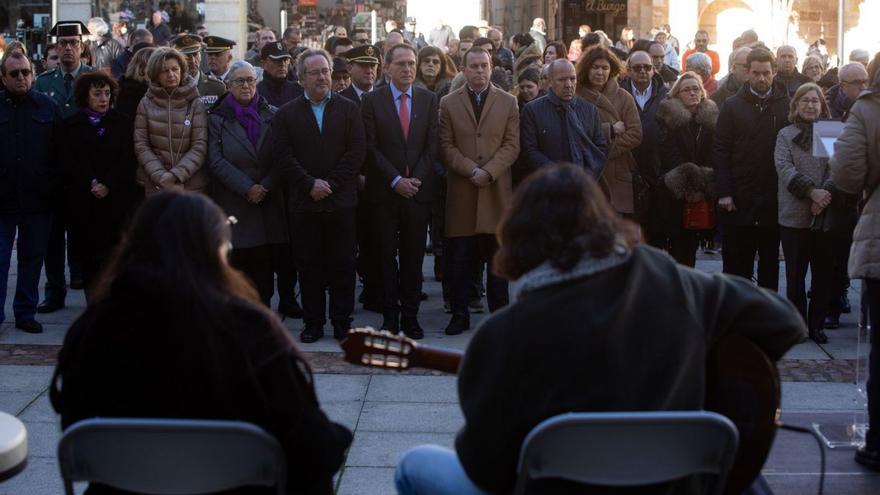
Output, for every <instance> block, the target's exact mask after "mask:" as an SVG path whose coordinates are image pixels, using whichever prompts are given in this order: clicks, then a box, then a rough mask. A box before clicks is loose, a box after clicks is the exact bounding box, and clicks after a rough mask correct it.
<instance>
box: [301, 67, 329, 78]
mask: <svg viewBox="0 0 880 495" xmlns="http://www.w3.org/2000/svg"><path fill="white" fill-rule="evenodd" d="M329 73H330V69H328V68H326V67H325V68H323V69H315V70H307V71H306V75H309V76H312V77H318V76H326V75H327V74H329Z"/></svg>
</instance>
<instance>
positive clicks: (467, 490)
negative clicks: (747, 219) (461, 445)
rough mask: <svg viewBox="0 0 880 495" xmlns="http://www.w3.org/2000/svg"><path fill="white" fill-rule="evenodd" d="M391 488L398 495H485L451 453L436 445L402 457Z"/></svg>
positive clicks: (452, 452)
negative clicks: (394, 488)
mask: <svg viewBox="0 0 880 495" xmlns="http://www.w3.org/2000/svg"><path fill="white" fill-rule="evenodd" d="M394 485H395V486H396V487H397V493H398V494H400V495H489V492H486V491H484V490H482V489H480V488H479V487H478V486H477V485H475V484H474V482H473V481H471V480H470V478H468V476H467V473H465V472H464V468H463V467H462V465H461V461H459V460H458V456H457V455H456V454H455V451H453V450H451V449H447V448H446V447H440V446H437V445H420V446H418V447H415V448H413V449H411V450H409V451H408V452H407V453H405V454H403V457H401V459H400V462H399V463H398V464H397V470H396V471H395V472H394Z"/></svg>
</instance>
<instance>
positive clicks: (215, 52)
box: [204, 36, 235, 81]
mask: <svg viewBox="0 0 880 495" xmlns="http://www.w3.org/2000/svg"><path fill="white" fill-rule="evenodd" d="M204 41H205V54H207V55H208V67H210V68H211V74H213V75H214V76H215V77H217V78H218V79H220V80H221V81H226V74H227V73H228V72H229V67H230V66H231V65H232V47H233V46H235V42H234V41H232V40H228V39H226V38H221V37H220V36H206V37H205V40H204Z"/></svg>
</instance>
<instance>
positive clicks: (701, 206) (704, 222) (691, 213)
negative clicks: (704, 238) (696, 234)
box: [683, 199, 715, 230]
mask: <svg viewBox="0 0 880 495" xmlns="http://www.w3.org/2000/svg"><path fill="white" fill-rule="evenodd" d="M683 227H684V228H685V229H686V230H712V229H714V228H715V208H714V206H713V205H711V204H710V203H709V202H708V201H706V200H705V199H704V200H702V201H686V202H685V203H684V225H683Z"/></svg>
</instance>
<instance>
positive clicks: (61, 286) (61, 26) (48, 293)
mask: <svg viewBox="0 0 880 495" xmlns="http://www.w3.org/2000/svg"><path fill="white" fill-rule="evenodd" d="M89 34H91V33H89V30H88V29H87V28H86V25H85V24H83V23H82V22H80V21H58V22H57V23H56V24H55V26H53V27H52V30H51V31H49V35H50V36H54V37H55V46H56V50H57V51H58V55H59V56H60V58H61V59H60V61H59V64H58V67H55V68H54V69H52V70H47V71H46V72H44V73H42V74H40V76H39V77H37V81H36V82H35V83H34V89H35V90H36V91H39V92H41V93H44V94H46V95H48V96H49V97H50V98H52V99H53V100H55V103H57V104H58V106H59V108H60V110H61V115H62V116H63V117H64V118H67V117H70V116H71V115H73V114H75V113H76V112H77V110H79V108H78V107H77V106H76V102H75V99H74V94H73V88H74V82H75V81H76V78H77V77H79V75H80V74H84V73H87V72H93V71H94V70H95V69H93V68H92V67H90V66H88V65H86V64H84V63H83V62H82V60H81V56H82V53H83V41H82V37H83V36H87V35H89ZM59 194H64V192H63V191H59ZM56 206H57V207H58V208H57V210H56V211H55V218H54V220H53V222H52V232H51V234H50V236H49V248H48V251H47V252H46V290H45V299H44V300H43V302H42V303H40V305H39V306H38V307H37V311H38V312H39V313H53V312H55V311H58V310H59V309H61V308H63V307H64V300H65V298H66V297H67V281H66V279H65V275H64V261H65V247H66V248H67V249H66V251H67V263H68V265H69V266H70V288H71V289H82V288H83V281H82V269H81V264H80V262H79V260H78V259H77V258H76V257H75V256H74V253H78V252H79V251H78V250H77V249H76V239H75V238H73V237H71V236H70V234H66V232H67V230H68V229H67V220H66V218H65V217H66V215H65V211H64V208H63V205H61V204H58V205H56ZM65 234H66V236H65ZM65 237H66V239H65Z"/></svg>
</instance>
